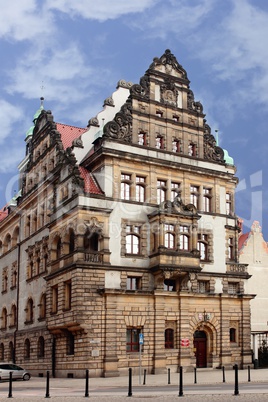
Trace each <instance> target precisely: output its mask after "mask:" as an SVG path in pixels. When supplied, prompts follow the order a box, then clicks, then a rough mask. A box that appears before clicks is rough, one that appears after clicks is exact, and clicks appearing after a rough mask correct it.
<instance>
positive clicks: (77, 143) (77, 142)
mask: <svg viewBox="0 0 268 402" xmlns="http://www.w3.org/2000/svg"><path fill="white" fill-rule="evenodd" d="M74 147H76V148H84V145H83V141H82V139H81V137H78V138H75V139H74V140H73V142H72V148H74Z"/></svg>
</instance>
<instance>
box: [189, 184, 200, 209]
mask: <svg viewBox="0 0 268 402" xmlns="http://www.w3.org/2000/svg"><path fill="white" fill-rule="evenodd" d="M190 191H191V194H190V203H191V204H193V205H194V206H195V207H196V208H197V209H199V187H198V186H191V188H190Z"/></svg>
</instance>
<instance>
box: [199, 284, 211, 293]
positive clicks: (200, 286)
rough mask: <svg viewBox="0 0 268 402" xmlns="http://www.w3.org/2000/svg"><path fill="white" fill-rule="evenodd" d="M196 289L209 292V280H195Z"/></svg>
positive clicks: (200, 291)
mask: <svg viewBox="0 0 268 402" xmlns="http://www.w3.org/2000/svg"><path fill="white" fill-rule="evenodd" d="M197 291H198V293H207V292H209V281H198V282H197Z"/></svg>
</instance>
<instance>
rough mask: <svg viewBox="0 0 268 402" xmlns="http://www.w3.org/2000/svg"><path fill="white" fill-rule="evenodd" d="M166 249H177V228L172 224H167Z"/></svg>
mask: <svg viewBox="0 0 268 402" xmlns="http://www.w3.org/2000/svg"><path fill="white" fill-rule="evenodd" d="M165 247H167V248H170V249H174V248H175V227H174V225H171V224H165Z"/></svg>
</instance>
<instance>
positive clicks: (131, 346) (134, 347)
mask: <svg viewBox="0 0 268 402" xmlns="http://www.w3.org/2000/svg"><path fill="white" fill-rule="evenodd" d="M140 333H141V329H140V328H134V327H133V328H127V334H126V337H127V342H126V349H127V352H138V351H139V336H140Z"/></svg>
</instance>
